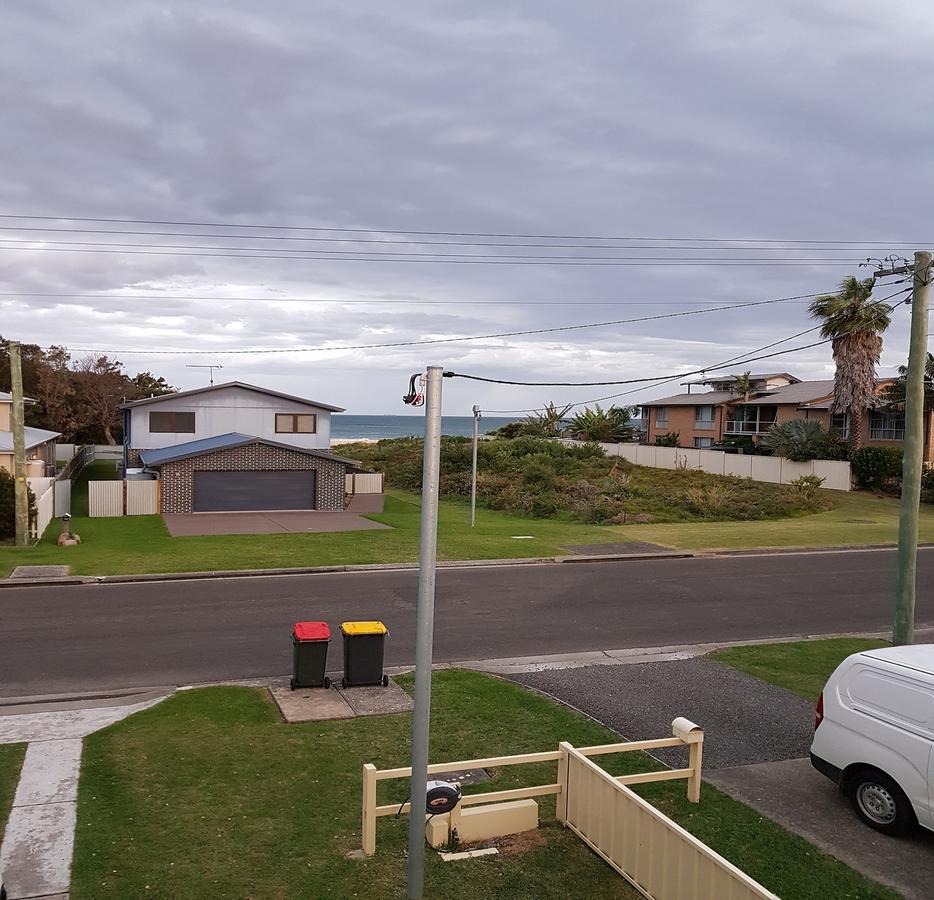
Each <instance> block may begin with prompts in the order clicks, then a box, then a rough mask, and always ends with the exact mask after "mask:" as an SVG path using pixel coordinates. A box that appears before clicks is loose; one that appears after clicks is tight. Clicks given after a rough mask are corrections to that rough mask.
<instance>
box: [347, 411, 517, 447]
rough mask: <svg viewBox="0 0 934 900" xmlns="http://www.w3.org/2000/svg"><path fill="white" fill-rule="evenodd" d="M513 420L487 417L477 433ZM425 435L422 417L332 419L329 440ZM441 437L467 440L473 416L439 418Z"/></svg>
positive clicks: (470, 431)
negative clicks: (461, 437) (444, 435)
mask: <svg viewBox="0 0 934 900" xmlns="http://www.w3.org/2000/svg"><path fill="white" fill-rule="evenodd" d="M515 421H516V420H515V419H510V418H501V417H497V416H490V417H486V416H484V417H483V418H481V419H480V433H481V434H486V432H488V431H493V429H495V428H499V427H500V425H505V424H506V423H507V422H515ZM424 433H425V417H424V416H348V415H345V414H344V413H335V414H334V415H332V416H331V438H332V439H337V440H344V441H346V440H348V439H349V438H357V439H370V440H380V439H381V438H394V437H409V436H416V437H421V436H422V435H423V434H424ZM441 433H442V434H450V435H462V436H463V437H470V435H471V434H473V416H442V418H441Z"/></svg>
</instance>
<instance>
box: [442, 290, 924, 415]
mask: <svg viewBox="0 0 934 900" xmlns="http://www.w3.org/2000/svg"><path fill="white" fill-rule="evenodd" d="M911 291H912V288H910V287H909V288H902V289H901V290H898V291H895V292H894V293H892V294H889V295H888V296H886V297H883V298H881V299H880V300H875V301H873V303H885V302H886V301H887V300H891V299H892V298H893V297H897V296H898V295H899V294H905V293H908V294H909V296H908V297H906V298H905V299H904V300H901V301H899V302H898V303H896V304H895V306H893V307H892V309H893V310H894V309H896V308H897V307H899V306H904V305H906V304H908V303H910V302H911V297H910V293H911ZM819 328H823V324H818V325H815V326H813V327H811V328H806V329H805V330H804V331H799V332H797V333H796V334H792V335H789V336H788V337H784V338H781V339H779V340H777V341H772V342H771V343H770V344H765V345H763V346H762V347H756V348H755V349H754V350H748V351H746V352H745V353H740V354H739V355H738V356H733V357H730V358H729V359H725V360H721V361H720V362H718V363H714V364H713V365H709V366H706V367H704V368H703V369H697V370H695V371H693V372H684V373H678V374H676V375H666V376H662V377H661V378H660V377H659V376H658V375H655V376H652V377H651V378H633V379H627V380H625V381H603V382H576V383H568V382H564V383H550V384H549V383H533V382H510V381H495V382H493V383H497V384H510V385H518V386H525V387H596V386H599V385H607V386H609V385H612V384H639V387H637V388H634V389H633V390H629V391H622V392H621V393H618V394H610V395H609V396H606V397H596V398H594V399H591V400H581V401H579V402H577V403H572V404H569V405H570V407H571V408H572V409H573V408H574V407H577V406H586V405H587V404H590V403H602V402H603V401H604V400H615V399H617V398H619V397H626V396H629V395H631V394H636V393H640V392H641V391H644V390H646V389H647V388H653V387H661V385H663V384H670V383H671V382H672V381H679V380H680V379H682V378H687V377H689V376H691V375H704V374H706V373H708V372H711V371H716V370H717V369H722V368H726V367H727V366H734V365H745V364H746V363H750V362H758V361H759V360H763V359H771V358H773V357H775V356H783V355H784V354H786V353H797V352H798V351H800V350H809V349H811V348H813V347H820V346H822V345H823V344H829V343H831V342H832V341H834V340H835V339H836V338H838V337H843V336H845V335H846V334H849V333H851V332H843V333H842V334H839V335H835V336H834V337H829V338H825V339H824V340H821V341H816V342H815V343H812V344H805V345H804V346H801V347H792V348H790V349H787V350H782V351H779V352H778V353H769V354H766V355H764V356H751V357H750V354H755V353H760V352H761V351H762V350H768V349H769V348H771V347H775V346H777V345H778V344H784V343H785V342H786V341H793V340H794V339H795V338H799V337H802V336H803V335H805V334H809V333H810V332H812V331H817V330H818V329H819ZM853 330H855V329H851V331H853ZM747 357H748V358H747ZM448 377H452V378H468V379H471V380H474V381H490V380H491V379H484V378H480V377H479V376H471V375H462V374H458V373H454V372H452V373H450V374H449V376H448ZM649 381H651V382H654V383H653V384H647V383H646V382H649ZM542 409H543V407H541V406H537V407H533V408H531V409H508V410H507V409H491V410H487V412H490V413H499V414H503V413H517V414H521V413H535V412H540V411H541V410H542Z"/></svg>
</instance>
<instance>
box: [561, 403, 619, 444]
mask: <svg viewBox="0 0 934 900" xmlns="http://www.w3.org/2000/svg"><path fill="white" fill-rule="evenodd" d="M634 411H635V407H631V406H611V407H610V408H609V409H603V408H602V407H601V406H600V404H599V403H597V404H595V405H594V408H593V409H590V407H586V408H585V409H583V410H582V411H581V412H579V413H577V415H575V416H572V417H571V420H570V423H569V425H568V427H567V429H566V431H565V434H566V435H567V436H568V437H571V438H574V440H576V441H605V442H607V443H616V444H618V443H622V442H623V441H628V440H631V439H632V437H633V435H634V434H635V433H636V429H635V426H634V425H633V424H632V416H633V413H634Z"/></svg>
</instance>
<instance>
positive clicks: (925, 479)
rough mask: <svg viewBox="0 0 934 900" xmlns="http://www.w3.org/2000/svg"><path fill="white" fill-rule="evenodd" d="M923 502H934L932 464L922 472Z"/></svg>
mask: <svg viewBox="0 0 934 900" xmlns="http://www.w3.org/2000/svg"><path fill="white" fill-rule="evenodd" d="M921 502H922V503H934V467H931V466H928V467H926V468H925V470H924V471H923V472H922V473H921Z"/></svg>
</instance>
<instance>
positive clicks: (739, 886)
mask: <svg viewBox="0 0 934 900" xmlns="http://www.w3.org/2000/svg"><path fill="white" fill-rule="evenodd" d="M671 731H672V737H670V738H657V739H654V740H647V741H626V742H624V743H619V744H604V745H601V746H597V747H581V748H575V747H572V746H571V745H570V744H568V743H564V742H562V743H561V744H559V745H558V749H557V750H548V751H545V752H542V753H522V754H518V755H515V756H494V757H488V758H486V759H467V760H460V761H458V762H445V763H434V764H432V765H430V766H428V774H429V775H437V774H440V773H443V772H457V771H462V770H465V769H479V768H486V767H493V766H495V767H496V768H499V767H502V766H517V765H525V764H528V763H547V762H553V763H556V764H557V772H556V775H555V780H554V782H553V783H551V784H542V785H536V786H533V787H524V788H515V789H512V790H504V791H489V792H485V793H480V794H465V795H464V796H463V797H462V798H461V801H460V804H458V806H457V807H455V809H454V810H453V812H450V813H446V814H445V816H446V817H448V819H449V825H450V827H451V828H455V827H456V823H457V820H458V817H459V814H460V808H461V807H463V806H475V805H477V804H495V803H502V802H508V801H512V800H522V799H526V798H532V797H546V796H555V798H556V799H555V810H556V817H557V819H558V821H559V822H561V823H562V824H564V825H565V826H566V827H567V828H569V829H570V830H571V831H573V832H574V833H575V834H576V835H577V836H578V837H580V838H581V840H583V841H584V842H585V843H586V844H587V845H588V846H589V847H591V848H592V849H593V850H594V851H595V852H596V853H598V854H599V855H600V856H601V857H602V858H603V859H604V860H605V861H606V862H607V863H609V865H610V866H612V867H613V869H615V870H616V871H617V872H619V874H620V875H622V876H623V877H624V878H625V879H626V880H627V881H629V882H630V883H631V884H633V885H634V886H635V887H636V888H637V889H638V890H639V891H640V892H641V893H643V894H645V896H646V897H650V898H651V900H725V898H730V900H747V898H768V900H778V898H777V897H775V895H774V894H772V893H770V892H769V891H767V890H766V889H765V888H764V887H762V886H761V885H759V884H757V883H756V882H755V881H753V880H752V879H751V878H750V877H749V876H748V875H746V874H744V873H743V872H742V871H741V870H739V869H737V868H736V867H735V866H734V865H732V864H731V863H729V862H727V860H725V859H723V857H721V856H719V855H718V854H717V853H715V852H714V851H713V850H711V849H710V848H709V847H708V846H707V845H706V844H703V843H702V842H701V841H699V840H697V839H696V838H694V837H692V836H691V835H690V834H688V832H686V831H685V830H684V829H683V828H681V827H680V826H679V825H677V824H676V823H675V822H673V821H671V819H669V818H668V817H667V816H665V815H663V814H662V813H661V812H659V811H658V810H657V809H655V807H653V806H652V805H651V804H650V803H648V802H647V801H645V800H643V799H642V798H641V797H639V796H638V795H637V794H635V793H633V792H632V791H631V790H630V789H629V788H628V787H627V785H630V784H646V783H648V782H652V781H671V780H674V779H681V778H683V779H686V780H687V796H688V800H689V801H690V802H692V803H698V802H699V801H700V787H701V774H702V766H703V746H704V732H703V731H702V730H701V729H700V728H699V727H698V726H697V725H695V724H694V723H693V722H690V721H689V720H688V719H684V718H677V719H675V720H674V721H673V722H672V723H671ZM685 746H686V747H687V748H688V751H689V758H688V765H687V767H686V768H683V769H662V770H660V771H657V772H638V773H635V774H631V775H622V776H618V777H614V776H612V775H610V774H609V773H608V772H606V771H605V770H604V769H602V768H600V767H599V766H597V765H596V764H595V763H593V762H591V760H590V757H592V756H602V755H605V754H610V753H626V752H629V751H636V750H654V749H658V748H661V747H685ZM411 775H412V770H411V768H409V767H406V768H400V769H377V768H376V766H374V765H371V764H370V763H367V764H365V765H364V766H363V804H362V843H363V854H364V856H372V855H373V854H374V853H375V852H376V821H377V819H379V818H381V817H383V816H396V815H400V814H401V813H410V812H411V804H410V803H405V804H403V805H402V806H401V807H400V805H399V804H398V803H389V804H385V805H378V803H377V798H376V789H377V785H378V784H379V782H380V781H386V780H388V779H396V778H410V777H411ZM417 808H423V807H422V806H421V803H419V805H418V807H417ZM436 818H437V817H436ZM640 829H641V830H640Z"/></svg>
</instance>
